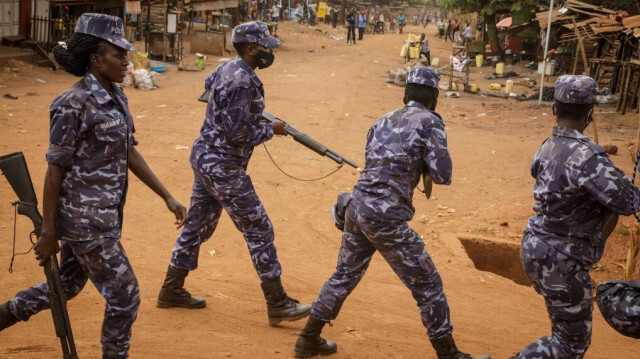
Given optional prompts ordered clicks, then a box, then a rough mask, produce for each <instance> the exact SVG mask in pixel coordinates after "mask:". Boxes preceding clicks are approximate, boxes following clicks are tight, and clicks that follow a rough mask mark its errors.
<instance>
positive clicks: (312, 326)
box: [293, 315, 338, 358]
mask: <svg viewBox="0 0 640 359" xmlns="http://www.w3.org/2000/svg"><path fill="white" fill-rule="evenodd" d="M325 324H326V323H325V322H323V321H322V320H320V319H318V318H316V317H315V316H313V315H311V316H309V321H308V322H307V325H305V326H304V329H302V333H300V336H299V337H298V340H297V341H296V347H295V348H294V349H293V352H294V354H295V355H296V357H298V358H308V357H310V356H312V355H318V354H320V355H329V354H333V353H335V352H336V350H338V346H337V345H336V342H334V341H332V340H329V341H326V340H324V339H322V338H320V332H322V327H324V325H325Z"/></svg>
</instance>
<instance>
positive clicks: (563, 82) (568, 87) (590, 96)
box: [554, 75, 598, 105]
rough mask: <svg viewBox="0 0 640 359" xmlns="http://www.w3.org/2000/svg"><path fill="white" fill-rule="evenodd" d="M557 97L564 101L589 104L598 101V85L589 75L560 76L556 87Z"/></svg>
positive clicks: (555, 94)
mask: <svg viewBox="0 0 640 359" xmlns="http://www.w3.org/2000/svg"><path fill="white" fill-rule="evenodd" d="M554 90H555V92H554V96H555V99H556V100H558V101H560V102H563V103H574V104H582V105H588V104H593V103H596V96H598V85H597V84H596V82H595V81H594V80H593V79H592V78H591V77H588V76H582V75H564V76H560V77H558V79H557V80H556V84H555V88H554Z"/></svg>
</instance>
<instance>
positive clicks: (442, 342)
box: [429, 334, 491, 359]
mask: <svg viewBox="0 0 640 359" xmlns="http://www.w3.org/2000/svg"><path fill="white" fill-rule="evenodd" d="M429 340H430V341H431V345H432V346H433V349H435V350H436V354H437V355H438V359H491V356H489V355H481V356H475V357H474V356H471V355H469V354H467V353H463V352H461V351H459V350H458V348H457V347H456V343H455V342H454V341H453V337H452V336H451V334H449V335H447V336H444V337H442V338H438V339H429Z"/></svg>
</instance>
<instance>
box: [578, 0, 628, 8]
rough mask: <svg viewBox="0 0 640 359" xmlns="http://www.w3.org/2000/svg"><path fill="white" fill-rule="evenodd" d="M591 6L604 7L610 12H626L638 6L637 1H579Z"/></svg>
mask: <svg viewBox="0 0 640 359" xmlns="http://www.w3.org/2000/svg"><path fill="white" fill-rule="evenodd" d="M580 1H582V2H586V3H587V4H591V5H598V6H602V7H606V8H607V9H611V10H628V9H629V8H630V7H632V6H637V5H638V0H580Z"/></svg>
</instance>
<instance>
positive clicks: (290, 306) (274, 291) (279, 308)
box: [260, 277, 311, 326]
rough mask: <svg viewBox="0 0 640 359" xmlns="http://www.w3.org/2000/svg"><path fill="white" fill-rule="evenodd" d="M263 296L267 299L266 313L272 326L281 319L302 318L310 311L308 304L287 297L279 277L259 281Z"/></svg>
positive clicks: (290, 320) (292, 319)
mask: <svg viewBox="0 0 640 359" xmlns="http://www.w3.org/2000/svg"><path fill="white" fill-rule="evenodd" d="M260 286H261V287H262V291H263V292H264V298H265V299H266V300H267V315H268V316H269V325H271V326H274V325H277V324H278V323H280V322H281V321H283V320H286V321H289V322H292V321H294V320H298V319H302V318H304V317H306V316H307V315H309V313H311V306H310V305H302V304H300V302H298V301H297V300H295V299H292V298H289V296H287V293H285V291H284V288H282V282H281V281H280V277H278V278H277V279H276V280H273V281H271V282H267V283H261V284H260Z"/></svg>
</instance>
